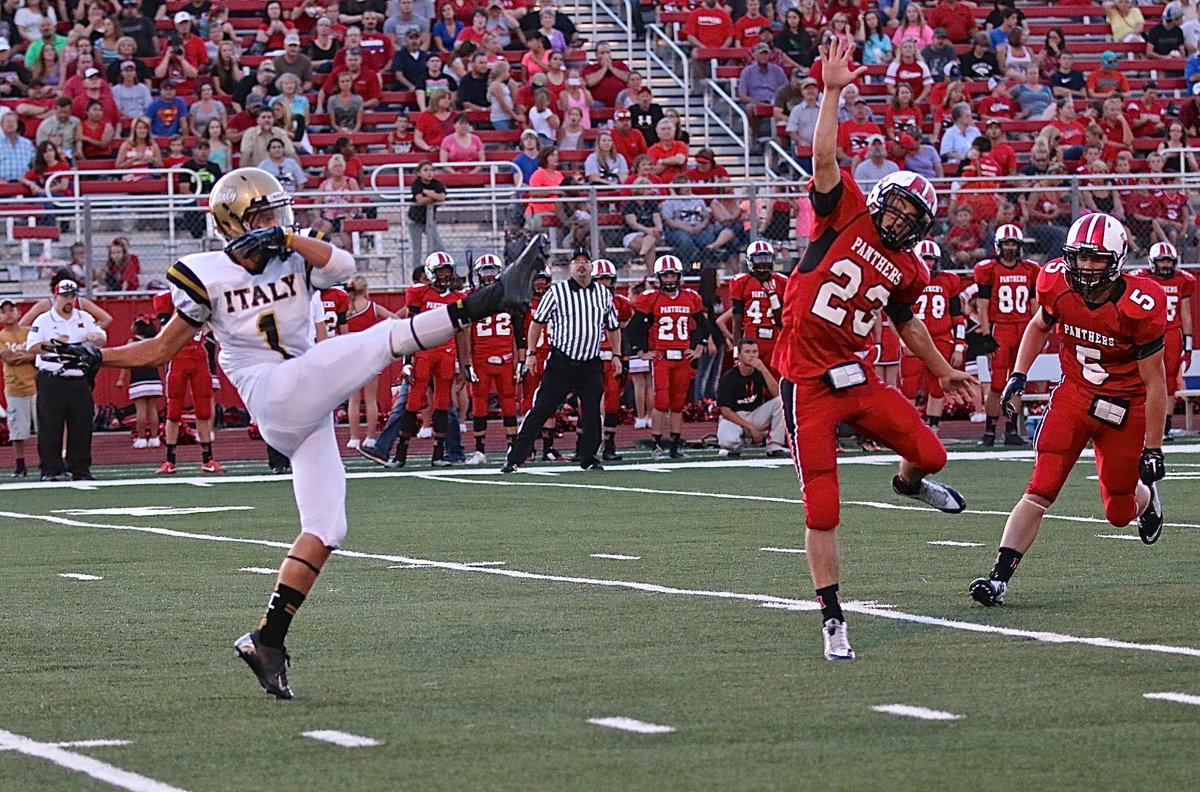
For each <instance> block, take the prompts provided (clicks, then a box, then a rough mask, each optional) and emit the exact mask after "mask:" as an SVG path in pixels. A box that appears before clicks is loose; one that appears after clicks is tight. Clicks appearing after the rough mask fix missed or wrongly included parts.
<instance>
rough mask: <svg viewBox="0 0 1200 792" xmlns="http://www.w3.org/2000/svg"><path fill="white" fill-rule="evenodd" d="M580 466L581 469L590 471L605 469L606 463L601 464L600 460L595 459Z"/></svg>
mask: <svg viewBox="0 0 1200 792" xmlns="http://www.w3.org/2000/svg"><path fill="white" fill-rule="evenodd" d="M579 467H580V469H581V470H590V471H600V470H604V465H601V464H600V463H599V462H597V461H596V460H594V459H593V460H592V461H591V462H585V463H584V464H582V465H580V466H579Z"/></svg>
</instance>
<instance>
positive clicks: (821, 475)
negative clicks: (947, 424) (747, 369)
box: [781, 369, 946, 531]
mask: <svg viewBox="0 0 1200 792" xmlns="http://www.w3.org/2000/svg"><path fill="white" fill-rule="evenodd" d="M867 376H868V377H869V379H868V381H867V383H866V384H865V385H859V386H857V387H853V388H849V389H847V390H843V391H836V392H835V391H831V390H830V389H829V386H828V385H826V384H825V382H824V381H822V380H819V379H810V380H804V381H802V382H792V381H791V380H787V379H785V380H783V383H782V386H781V395H782V396H783V416H784V420H785V421H786V423H787V433H788V444H789V445H790V446H791V449H792V462H793V464H795V466H796V474H797V476H798V477H799V478H800V480H801V482H802V483H803V487H804V523H805V525H806V526H807V527H809V528H813V529H815V530H818V531H832V530H833V529H834V528H836V527H837V524H838V521H839V519H840V509H841V493H840V490H839V487H838V476H837V447H838V446H837V427H838V424H839V423H846V424H849V425H850V426H851V427H853V428H854V429H855V430H856V431H858V432H860V433H861V434H863V435H865V436H867V437H869V438H871V439H872V440H875V441H876V442H878V443H881V444H883V445H886V446H887V447H888V448H890V449H892V450H893V451H895V452H896V453H897V454H899V455H900V456H902V457H904V459H906V460H908V461H909V462H911V463H912V464H914V465H916V466H917V467H919V468H920V469H921V470H923V471H925V472H926V473H937V472H938V471H939V470H941V469H942V468H943V467H945V465H946V449H945V448H943V447H942V443H941V441H940V440H938V438H937V435H935V434H934V433H933V431H932V430H931V429H930V428H929V427H928V426H926V425H925V422H924V421H922V420H921V416H920V414H919V413H918V412H917V408H916V407H913V406H912V404H911V403H910V402H909V401H908V400H907V399H905V398H904V394H902V393H900V391H898V390H896V389H895V388H890V387H888V386H887V385H884V384H883V383H882V382H881V381H880V380H879V379H878V378H877V377H875V376H874V374H872V373H871V372H870V370H869V369H868V373H867Z"/></svg>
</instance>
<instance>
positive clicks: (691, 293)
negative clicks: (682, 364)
mask: <svg viewBox="0 0 1200 792" xmlns="http://www.w3.org/2000/svg"><path fill="white" fill-rule="evenodd" d="M633 307H634V310H636V311H638V312H639V313H644V314H648V315H649V316H650V342H649V343H650V349H691V348H692V343H691V337H692V331H693V330H695V329H696V320H695V319H693V318H692V317H693V316H694V315H695V314H698V313H702V312H703V311H704V301H703V300H701V299H700V295H699V294H698V293H697V292H696V291H695V290H693V289H685V288H682V287H681V288H679V289H678V290H676V292H675V293H674V294H667V293H666V292H664V291H662V290H660V289H656V290H654V291H649V292H642V293H641V294H640V295H638V298H637V302H636V303H634V306H633Z"/></svg>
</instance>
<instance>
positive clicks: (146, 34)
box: [117, 0, 158, 58]
mask: <svg viewBox="0 0 1200 792" xmlns="http://www.w3.org/2000/svg"><path fill="white" fill-rule="evenodd" d="M117 25H118V27H120V29H121V35H122V36H128V37H129V38H131V39H133V40H134V43H135V44H136V46H137V56H138V57H139V58H152V57H154V56H155V55H157V54H158V42H157V40H156V38H155V37H156V35H157V33H158V31H157V30H156V28H155V25H154V21H153V20H152V19H151V18H150V17H148V16H144V15H143V14H142V13H141V9H140V8H139V7H138V0H121V11H120V14H119V15H118V16H117Z"/></svg>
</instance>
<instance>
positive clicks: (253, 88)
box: [233, 60, 336, 104]
mask: <svg viewBox="0 0 1200 792" xmlns="http://www.w3.org/2000/svg"><path fill="white" fill-rule="evenodd" d="M276 76H277V75H276V74H275V64H274V63H272V62H271V61H269V60H265V61H263V62H262V63H260V64H259V65H258V69H256V70H255V71H254V72H253V73H252V74H247V75H246V76H245V77H243V78H242V81H241V82H240V83H238V85H237V87H236V88H234V90H233V101H234V102H235V103H237V104H245V103H246V97H247V96H249V95H250V93H251V92H254V93H257V94H260V95H261V96H262V97H263V99H265V100H269V99H270V98H271V97H272V96H275V95H276V94H278V93H279V89H278V88H276V86H275V77H276ZM335 84H336V83H335Z"/></svg>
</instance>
